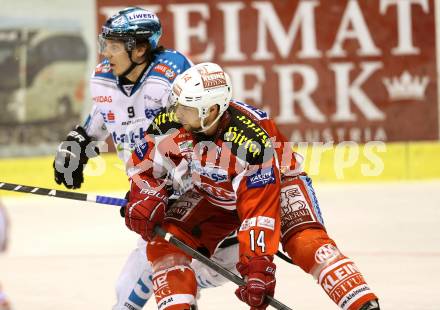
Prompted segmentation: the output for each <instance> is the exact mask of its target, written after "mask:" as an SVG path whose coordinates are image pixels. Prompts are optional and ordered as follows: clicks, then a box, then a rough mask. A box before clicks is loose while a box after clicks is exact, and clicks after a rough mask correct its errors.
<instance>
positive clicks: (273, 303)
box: [154, 226, 292, 310]
mask: <svg viewBox="0 0 440 310" xmlns="http://www.w3.org/2000/svg"><path fill="white" fill-rule="evenodd" d="M154 232H155V233H156V234H157V235H159V236H161V237H162V238H164V239H165V240H166V241H168V242H169V243H171V244H173V245H175V246H176V247H178V248H179V249H181V250H182V251H183V252H185V253H186V254H188V255H190V256H191V257H193V258H195V259H197V260H199V261H200V262H202V263H203V264H205V265H206V266H208V267H209V268H211V269H212V270H214V271H216V272H217V273H219V274H221V275H222V276H224V277H225V278H226V279H228V280H230V281H232V282H234V283H235V284H237V285H239V286H241V285H245V284H246V283H245V282H244V280H243V279H242V278H240V277H239V276H237V275H236V274H234V273H232V272H231V271H229V270H227V269H225V268H223V267H222V266H221V265H219V264H217V263H216V262H214V261H213V260H211V259H209V258H208V257H206V256H204V255H203V254H202V253H200V252H198V251H197V250H195V249H193V248H192V247H190V246H189V245H187V244H186V243H184V242H183V241H181V240H179V239H178V238H176V237H174V236H173V235H172V234H171V233H169V232H166V231H165V230H164V229H163V228H161V227H159V226H156V227H155V228H154ZM266 298H267V299H268V301H269V305H271V306H272V307H274V308H275V309H279V310H292V309H291V308H289V307H288V306H286V305H284V304H283V303H281V302H279V301H278V300H276V299H275V298H273V297H271V296H266Z"/></svg>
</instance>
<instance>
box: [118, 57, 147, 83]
mask: <svg viewBox="0 0 440 310" xmlns="http://www.w3.org/2000/svg"><path fill="white" fill-rule="evenodd" d="M127 54H128V57H129V58H130V62H131V65H130V67H128V69H127V70H125V71H124V72H122V74H121V75H120V76H121V77H125V78H126V77H127V75H129V74H130V73H131V71H133V70H134V68H136V67H137V66H139V65H142V64H143V63H145V62H146V61H147V60H146V59H145V60H144V61H143V62H141V63H137V62H134V61H133V59H132V57H133V53H132V51H127Z"/></svg>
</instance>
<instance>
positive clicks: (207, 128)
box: [195, 113, 223, 133]
mask: <svg viewBox="0 0 440 310" xmlns="http://www.w3.org/2000/svg"><path fill="white" fill-rule="evenodd" d="M222 115H223V114H220V113H219V115H217V117H216V118H215V119H214V120H213V121H212V122H211V124H209V125H208V126H206V127H205V125H204V124H203V123H204V122H205V119H206V118H207V117H208V115H206V116H205V117H203V118H202V117H201V118H200V127H201V128H202V129H200V130H196V131H195V132H201V133H204V132H206V131H207V130H209V129H210V128H211V127H212V126H213V125H214V124H215V123H217V122H218V121H219V119H220V117H222Z"/></svg>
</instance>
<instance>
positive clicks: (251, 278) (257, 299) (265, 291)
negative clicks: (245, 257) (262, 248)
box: [235, 256, 276, 310]
mask: <svg viewBox="0 0 440 310" xmlns="http://www.w3.org/2000/svg"><path fill="white" fill-rule="evenodd" d="M272 260H273V258H272V257H269V256H257V257H253V258H251V259H250V260H249V263H248V264H243V263H241V262H239V263H238V264H237V270H238V272H240V274H241V275H242V276H243V277H244V279H245V281H246V285H244V286H240V287H239V288H238V289H237V290H236V291H235V295H237V297H238V298H239V299H240V300H241V301H243V302H245V303H247V304H248V305H249V306H251V310H264V309H266V308H267V306H268V303H267V302H266V301H265V297H266V296H271V297H273V295H274V293H275V283H276V281H275V270H276V266H275V264H274V263H272Z"/></svg>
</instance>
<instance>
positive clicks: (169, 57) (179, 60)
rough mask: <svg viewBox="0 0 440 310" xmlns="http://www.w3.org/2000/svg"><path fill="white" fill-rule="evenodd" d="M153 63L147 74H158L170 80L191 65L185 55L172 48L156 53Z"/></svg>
mask: <svg viewBox="0 0 440 310" xmlns="http://www.w3.org/2000/svg"><path fill="white" fill-rule="evenodd" d="M153 63H154V64H153V67H152V68H151V70H150V74H149V75H151V76H159V77H161V78H164V79H166V80H168V81H170V82H172V81H174V79H175V78H176V76H177V75H179V74H181V73H182V72H184V71H186V70H187V69H188V68H189V67H191V62H190V61H189V60H188V59H187V58H186V57H185V56H183V55H182V54H180V53H179V52H176V51H173V50H165V51H163V52H161V53H159V54H157V55H156V57H155V59H154V61H153Z"/></svg>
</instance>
